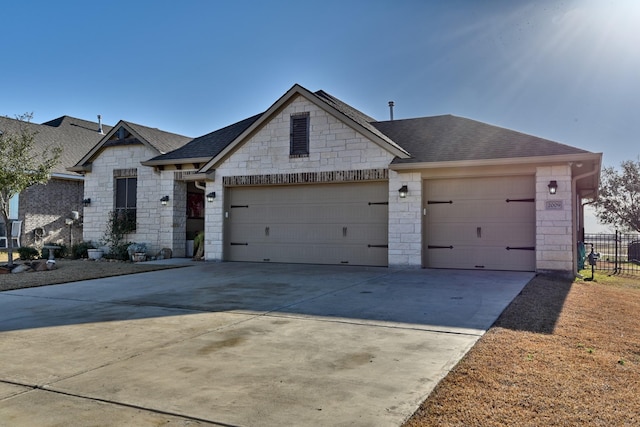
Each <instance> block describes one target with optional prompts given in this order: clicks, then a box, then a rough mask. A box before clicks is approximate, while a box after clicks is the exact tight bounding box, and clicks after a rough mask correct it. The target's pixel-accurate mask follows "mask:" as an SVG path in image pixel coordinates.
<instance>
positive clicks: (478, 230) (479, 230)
mask: <svg viewBox="0 0 640 427" xmlns="http://www.w3.org/2000/svg"><path fill="white" fill-rule="evenodd" d="M476 234H477V235H478V239H480V238H481V237H482V227H478V228H476Z"/></svg>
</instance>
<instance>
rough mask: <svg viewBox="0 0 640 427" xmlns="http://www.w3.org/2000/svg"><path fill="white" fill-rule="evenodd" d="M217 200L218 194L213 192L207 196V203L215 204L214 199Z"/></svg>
mask: <svg viewBox="0 0 640 427" xmlns="http://www.w3.org/2000/svg"><path fill="white" fill-rule="evenodd" d="M215 198H216V192H215V191H212V192H211V193H209V194H207V202H213V199H215Z"/></svg>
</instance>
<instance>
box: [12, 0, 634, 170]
mask: <svg viewBox="0 0 640 427" xmlns="http://www.w3.org/2000/svg"><path fill="white" fill-rule="evenodd" d="M2 15H3V23H2V26H0V36H1V38H2V41H3V43H2V46H3V48H2V59H3V60H2V63H3V65H2V67H1V68H0V76H1V77H2V78H1V79H0V81H1V82H2V83H1V86H0V88H1V90H0V114H1V115H7V116H10V117H13V116H15V115H17V114H21V113H24V112H33V113H34V114H35V116H34V121H35V122H44V121H47V120H50V119H53V118H56V117H59V116H61V115H65V114H66V115H70V116H75V117H80V118H84V119H88V120H95V119H96V115H97V114H102V117H103V120H104V121H105V123H108V124H114V123H116V122H117V121H118V120H119V119H125V120H129V121H132V122H136V123H139V124H143V125H147V126H152V127H158V128H160V129H163V130H167V131H171V132H176V133H181V134H184V135H188V136H199V135H202V134H205V133H208V132H210V131H212V130H215V129H218V128H220V127H223V126H226V125H228V124H231V123H233V122H236V121H238V120H241V119H244V118H246V117H248V116H251V115H253V114H255V113H258V112H260V111H263V110H265V109H266V108H268V107H269V106H270V105H271V104H272V103H273V102H275V101H276V100H277V99H278V98H279V97H280V96H281V95H282V94H284V93H285V92H286V91H287V90H288V89H289V88H290V87H291V86H292V85H293V84H295V83H299V84H301V85H303V86H305V87H306V88H308V89H310V90H318V89H323V90H325V91H327V92H329V93H331V94H332V95H334V96H337V97H338V98H340V99H342V100H343V101H345V102H347V103H349V104H351V105H352V106H354V107H356V108H358V109H360V110H362V111H363V112H365V113H367V114H369V115H371V116H373V117H375V118H377V119H379V120H386V119H388V117H389V110H388V106H387V103H388V101H389V100H393V101H395V105H396V107H395V118H410V117H422V116H431V115H439V114H454V115H458V116H463V117H468V118H471V119H475V120H480V121H483V122H487V123H491V124H494V125H498V126H502V127H506V128H510V129H514V130H518V131H521V132H525V133H529V134H533V135H537V136H541V137H544V138H548V139H551V140H554V141H558V142H562V143H565V144H569V145H573V146H577V147H580V148H584V149H587V150H590V151H594V152H603V153H604V161H603V162H604V164H605V165H610V166H617V165H619V164H620V162H621V161H622V160H626V159H637V158H638V155H639V154H640V144H639V142H638V135H640V48H638V47H637V43H638V40H640V2H638V1H637V0H566V1H544V0H538V1H527V0H521V1H516V0H484V1H476V0H467V1H462V0H448V1H427V0H418V1H410V0H395V1H379V0H362V1H355V0H353V1H351V0H338V1H334V0H323V1H315V2H314V1H304V0H296V1H278V0H274V1H214V0H209V1H204V0H181V1H179V2H177V1H164V0H154V1H151V0H148V1H143V0H137V1H132V0H128V1H119V0H117V1H108V0H103V1H100V2H85V1H71V0H69V1H65V0H61V1H57V2H52V1H48V0H47V1H35V0H32V1H30V0H23V1H12V2H5V3H3V6H2Z"/></svg>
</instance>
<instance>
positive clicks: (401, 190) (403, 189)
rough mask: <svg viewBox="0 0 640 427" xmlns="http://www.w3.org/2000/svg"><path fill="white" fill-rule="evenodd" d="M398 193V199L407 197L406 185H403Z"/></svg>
mask: <svg viewBox="0 0 640 427" xmlns="http://www.w3.org/2000/svg"><path fill="white" fill-rule="evenodd" d="M398 193H399V194H400V198H402V199H404V198H405V197H407V194H409V189H408V188H407V186H406V185H403V186H402V187H400V189H399V190H398Z"/></svg>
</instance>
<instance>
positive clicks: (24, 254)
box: [18, 246, 39, 261]
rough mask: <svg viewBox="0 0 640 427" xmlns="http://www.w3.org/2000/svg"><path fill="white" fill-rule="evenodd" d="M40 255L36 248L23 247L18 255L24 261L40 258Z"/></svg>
mask: <svg viewBox="0 0 640 427" xmlns="http://www.w3.org/2000/svg"><path fill="white" fill-rule="evenodd" d="M38 254H39V252H38V250H37V249H36V248H32V247H31V246H22V247H20V248H18V255H20V259H21V260H22V261H29V260H32V259H36V258H38Z"/></svg>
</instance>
